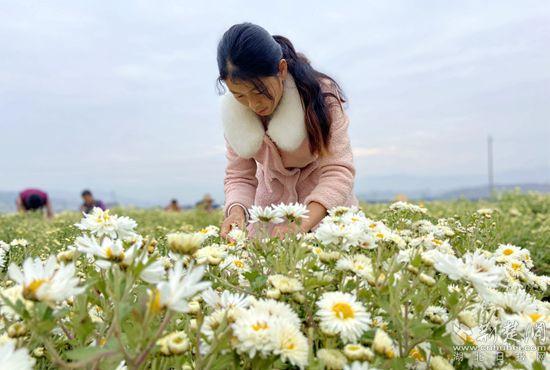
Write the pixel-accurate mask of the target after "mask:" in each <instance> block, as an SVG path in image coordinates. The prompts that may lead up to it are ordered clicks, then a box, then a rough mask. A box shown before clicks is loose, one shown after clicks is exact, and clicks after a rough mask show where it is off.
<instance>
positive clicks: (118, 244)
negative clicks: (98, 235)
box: [75, 235, 126, 269]
mask: <svg viewBox="0 0 550 370" xmlns="http://www.w3.org/2000/svg"><path fill="white" fill-rule="evenodd" d="M75 245H76V248H77V250H78V251H80V252H82V253H86V254H87V255H88V257H95V264H96V265H97V266H98V267H99V268H102V269H108V268H110V267H111V265H112V264H118V263H121V262H122V261H124V259H125V258H126V253H125V252H126V251H125V249H124V245H123V243H122V241H121V240H120V239H115V240H113V239H111V238H109V237H104V238H103V240H102V241H101V244H100V243H98V241H97V240H96V239H95V238H94V237H88V236H86V235H84V236H79V237H78V238H76V240H75Z"/></svg>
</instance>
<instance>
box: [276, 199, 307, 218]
mask: <svg viewBox="0 0 550 370" xmlns="http://www.w3.org/2000/svg"><path fill="white" fill-rule="evenodd" d="M273 209H274V211H275V212H276V213H277V215H278V216H279V217H281V218H283V219H285V220H286V221H288V222H301V221H302V220H304V219H306V218H309V216H308V215H307V214H308V213H309V210H308V209H307V207H306V206H305V205H304V204H300V203H294V204H292V203H291V204H284V203H281V204H279V205H276V206H274V207H273Z"/></svg>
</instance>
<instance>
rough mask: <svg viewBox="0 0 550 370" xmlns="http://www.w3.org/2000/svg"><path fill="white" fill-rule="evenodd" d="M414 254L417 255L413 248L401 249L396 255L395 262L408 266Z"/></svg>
mask: <svg viewBox="0 0 550 370" xmlns="http://www.w3.org/2000/svg"><path fill="white" fill-rule="evenodd" d="M415 253H417V250H415V249H414V248H407V249H402V250H400V251H399V253H398V254H397V262H399V263H402V264H408V263H409V262H411V259H412V258H413V257H414V255H415Z"/></svg>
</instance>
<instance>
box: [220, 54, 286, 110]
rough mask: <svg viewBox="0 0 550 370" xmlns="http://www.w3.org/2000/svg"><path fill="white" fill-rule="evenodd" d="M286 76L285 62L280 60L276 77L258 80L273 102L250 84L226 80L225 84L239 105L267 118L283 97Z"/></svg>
mask: <svg viewBox="0 0 550 370" xmlns="http://www.w3.org/2000/svg"><path fill="white" fill-rule="evenodd" d="M286 76H287V64H286V60H284V59H281V61H280V62H279V72H278V74H277V76H269V77H262V78H260V80H261V81H262V82H263V84H264V86H265V87H266V89H267V90H268V91H269V93H270V94H271V96H272V97H273V100H272V99H269V98H268V97H267V96H265V95H263V94H262V93H261V92H259V91H258V90H257V89H256V88H255V87H254V84H253V83H252V82H249V81H241V80H238V81H234V82H233V81H231V80H230V79H226V80H225V84H226V85H227V88H228V89H229V91H231V93H232V94H233V96H235V99H237V100H238V101H239V103H241V104H243V105H245V106H247V107H249V108H250V109H252V110H253V111H254V112H255V113H256V114H257V115H259V116H269V115H271V114H272V113H273V111H274V110H275V108H277V105H278V104H279V101H280V100H281V97H282V96H283V81H284V80H285V79H286Z"/></svg>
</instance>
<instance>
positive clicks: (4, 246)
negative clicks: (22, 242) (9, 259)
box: [0, 240, 11, 252]
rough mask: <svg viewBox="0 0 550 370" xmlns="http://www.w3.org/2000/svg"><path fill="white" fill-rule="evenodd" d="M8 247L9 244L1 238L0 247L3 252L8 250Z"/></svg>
mask: <svg viewBox="0 0 550 370" xmlns="http://www.w3.org/2000/svg"><path fill="white" fill-rule="evenodd" d="M10 248H11V245H9V244H8V243H6V242H5V241H3V240H0V249H3V250H4V251H5V252H9V250H10Z"/></svg>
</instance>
